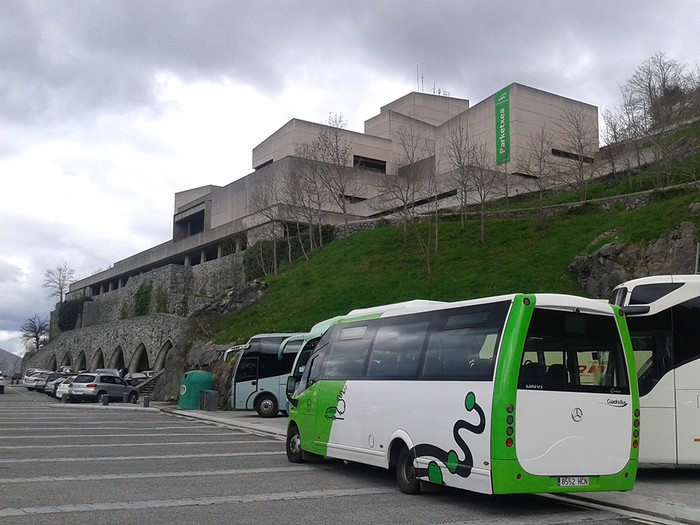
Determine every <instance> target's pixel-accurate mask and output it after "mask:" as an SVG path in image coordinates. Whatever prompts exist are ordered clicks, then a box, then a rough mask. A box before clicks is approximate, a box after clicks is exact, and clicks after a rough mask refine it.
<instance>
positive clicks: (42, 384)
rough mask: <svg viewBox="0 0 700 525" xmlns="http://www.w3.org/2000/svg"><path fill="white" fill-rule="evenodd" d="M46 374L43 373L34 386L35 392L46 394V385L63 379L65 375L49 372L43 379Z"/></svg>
mask: <svg viewBox="0 0 700 525" xmlns="http://www.w3.org/2000/svg"><path fill="white" fill-rule="evenodd" d="M43 375H44V374H43V373H42V374H41V375H40V376H39V377H38V378H37V380H36V384H35V385H34V390H36V391H37V392H44V393H45V392H46V385H47V384H48V383H51V382H52V381H54V380H56V379H58V378H59V377H63V374H62V373H61V372H49V373H47V374H46V375H45V377H43V378H42V376H43Z"/></svg>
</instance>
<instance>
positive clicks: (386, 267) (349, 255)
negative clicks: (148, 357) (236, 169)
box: [216, 190, 700, 343]
mask: <svg viewBox="0 0 700 525" xmlns="http://www.w3.org/2000/svg"><path fill="white" fill-rule="evenodd" d="M698 200H700V193H698V192H691V191H688V190H686V191H684V192H683V193H680V194H677V195H671V196H666V197H665V198H662V196H659V197H657V198H656V199H654V200H653V201H652V202H651V204H649V205H648V206H645V207H644V208H641V209H638V210H633V211H623V210H619V211H611V212H607V213H604V212H601V211H599V210H598V209H597V208H596V207H595V206H592V205H589V206H586V207H584V208H583V209H582V210H578V211H576V212H575V213H572V214H569V215H565V216H562V217H558V218H556V219H553V220H550V221H549V222H547V223H546V224H545V226H544V228H537V226H536V223H535V221H534V220H532V219H517V220H516V219H514V220H493V221H489V222H488V223H487V225H486V242H485V243H483V244H482V243H480V242H479V240H478V238H479V237H478V222H476V221H472V222H469V223H467V227H466V228H465V229H464V230H461V229H460V225H459V222H443V223H442V224H440V237H439V244H438V252H437V253H432V254H431V272H430V273H428V271H427V264H426V260H425V257H424V256H423V255H422V253H421V251H420V250H419V248H418V244H417V242H416V241H415V240H409V242H408V243H404V242H403V240H402V232H401V229H400V228H398V227H391V226H384V227H381V228H378V229H376V230H373V231H366V232H362V233H357V234H355V235H352V236H350V237H348V238H346V239H344V240H342V241H337V242H334V243H331V244H328V245H327V246H325V247H324V248H323V249H321V250H318V251H316V252H314V253H313V254H311V257H310V260H309V261H305V260H300V261H297V262H296V263H294V264H292V265H291V266H288V267H286V268H284V269H283V270H282V271H281V272H280V273H279V274H278V275H276V276H274V277H270V278H268V279H267V283H268V284H269V289H268V292H267V294H266V296H265V297H264V298H263V299H262V300H261V301H259V302H258V303H256V304H255V305H253V306H252V307H250V308H248V309H246V310H244V311H243V312H240V313H238V314H235V315H232V316H230V317H229V318H226V319H224V322H223V330H222V331H221V332H220V333H219V335H218V336H217V337H216V341H217V342H220V343H224V342H244V341H245V340H247V338H248V337H250V336H251V335H253V334H255V333H262V332H280V331H290V330H294V331H297V330H298V331H305V330H308V329H309V328H310V327H311V326H312V325H313V324H315V323H317V322H318V321H322V320H324V319H327V318H329V317H332V316H334V315H339V314H345V313H347V312H348V311H350V310H352V309H354V308H364V307H368V306H376V305H380V304H387V303H393V302H398V301H405V300H410V299H434V300H445V301H455V300H462V299H470V298H476V297H484V296H489V295H497V294H504V293H512V292H558V293H571V294H578V295H584V291H583V290H582V288H581V287H580V285H579V284H578V283H577V282H576V280H575V279H574V276H573V275H572V274H571V273H570V272H569V271H568V269H567V268H568V266H569V264H570V263H571V262H572V261H573V259H574V257H575V256H576V255H577V254H579V253H581V252H589V253H590V252H592V251H595V250H596V249H598V248H600V247H601V246H602V245H604V244H605V243H608V242H617V243H636V244H644V243H647V242H648V241H651V240H653V239H656V238H658V237H659V236H660V235H662V234H664V233H667V232H669V231H670V230H672V229H673V228H675V227H676V226H677V225H678V224H679V223H680V222H682V221H692V222H693V223H695V224H696V227H700V219H698V218H696V217H694V216H691V215H690V214H689V212H688V206H689V205H690V204H691V203H692V202H695V201H698ZM425 227H426V226H424V228H425ZM424 233H425V231H424Z"/></svg>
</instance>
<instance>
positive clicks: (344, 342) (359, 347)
mask: <svg viewBox="0 0 700 525" xmlns="http://www.w3.org/2000/svg"><path fill="white" fill-rule="evenodd" d="M339 332H340V333H339V335H338V339H337V340H336V341H335V342H333V343H332V344H331V349H330V352H329V354H328V359H327V360H326V367H325V374H324V375H325V377H327V378H329V379H341V378H342V379H348V378H353V377H361V376H363V375H364V372H365V363H366V362H367V353H368V352H369V345H370V343H371V342H372V333H373V330H371V329H369V327H368V325H367V324H363V325H359V326H344V327H341V328H340V330H339Z"/></svg>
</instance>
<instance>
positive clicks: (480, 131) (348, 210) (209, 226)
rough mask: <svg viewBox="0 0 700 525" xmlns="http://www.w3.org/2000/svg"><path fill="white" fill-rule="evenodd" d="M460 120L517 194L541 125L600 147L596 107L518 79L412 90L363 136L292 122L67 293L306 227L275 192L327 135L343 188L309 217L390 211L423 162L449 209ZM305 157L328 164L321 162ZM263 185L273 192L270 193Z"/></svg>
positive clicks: (295, 208) (86, 291) (330, 220)
mask: <svg viewBox="0 0 700 525" xmlns="http://www.w3.org/2000/svg"><path fill="white" fill-rule="evenodd" d="M567 114H568V115H572V114H575V115H577V116H578V117H579V118H580V119H581V122H584V121H585V126H586V128H587V129H586V134H587V136H588V137H589V144H588V145H587V146H586V148H587V150H586V151H585V152H581V151H579V150H574V149H573V147H572V146H571V144H570V141H569V140H567V137H566V136H565V135H566V134H564V133H562V129H563V128H562V126H563V123H564V122H565V121H566V120H567V119H566V118H565V116H566V115H567ZM569 120H570V119H569ZM460 127H461V128H464V129H466V130H467V132H468V136H469V141H470V142H471V143H472V144H481V145H483V146H484V147H485V148H486V149H487V151H488V156H489V159H490V160H489V164H490V168H489V169H491V170H493V171H499V172H502V173H503V174H504V175H507V176H508V177H511V178H512V181H511V183H510V184H511V188H515V191H522V190H523V189H525V188H526V187H527V185H526V182H527V177H526V176H524V175H523V173H521V171H522V170H520V169H519V166H520V165H521V162H520V159H522V158H524V156H526V155H527V152H528V147H529V146H528V144H529V141H530V140H531V136H532V135H534V134H536V133H538V132H539V131H540V130H542V129H546V130H548V132H549V133H551V134H552V137H553V141H552V145H551V152H550V154H551V155H552V156H553V157H558V158H563V159H575V160H576V159H578V160H581V159H585V161H586V162H587V161H588V159H592V157H593V156H594V154H595V152H596V151H597V149H598V110H597V108H596V107H595V106H592V105H589V104H585V103H582V102H578V101H575V100H572V99H568V98H565V97H562V96H558V95H554V94H551V93H547V92H544V91H541V90H538V89H534V88H531V87H527V86H524V85H521V84H515V83H514V84H511V85H509V86H507V87H506V88H504V89H502V90H500V91H498V92H496V93H494V94H493V95H492V96H490V97H488V98H486V99H484V100H483V101H481V102H479V103H478V104H476V105H475V106H473V107H470V106H469V101H468V100H465V99H459V98H452V97H449V96H444V95H434V94H425V93H409V94H408V95H405V96H404V97H401V98H400V99H398V100H395V101H393V102H391V103H389V104H387V105H386V106H383V107H382V108H381V110H380V112H379V114H378V115H376V116H374V117H372V118H370V119H368V120H367V121H365V125H364V132H363V133H359V132H353V131H349V130H344V129H340V130H339V129H337V128H331V127H329V126H327V125H324V124H317V123H312V122H306V121H303V120H299V119H292V120H290V121H289V122H288V123H287V124H285V125H284V126H282V127H281V128H280V129H278V130H277V131H276V132H274V133H273V134H272V135H270V136H269V137H268V138H267V139H265V140H264V141H263V142H262V143H260V144H259V145H258V146H256V147H255V148H254V150H253V153H252V166H253V169H254V171H253V172H252V173H250V174H249V175H246V176H245V177H242V178H239V179H237V180H235V181H233V182H231V183H230V184H228V185H226V186H223V187H221V186H202V187H198V188H193V189H190V190H187V191H183V192H179V193H177V194H175V205H174V210H173V236H172V239H170V240H168V241H167V242H164V243H162V244H159V245H157V246H154V247H153V248H151V249H149V250H146V251H144V252H141V253H138V254H136V255H133V256H131V257H128V258H126V259H124V260H121V261H117V262H116V263H115V264H114V266H113V267H112V268H110V269H109V270H105V271H102V272H99V273H97V274H95V275H92V276H90V277H87V278H85V279H81V280H79V281H76V282H75V283H73V284H72V285H71V287H70V293H69V297H68V298H75V297H81V296H82V297H85V296H87V297H97V296H100V295H102V294H109V293H110V292H112V291H114V290H118V289H120V288H122V287H124V286H125V284H126V282H127V281H128V280H129V279H130V278H131V277H133V276H136V275H139V274H142V273H144V272H147V271H149V270H153V269H156V268H160V267H164V266H166V265H182V266H185V267H187V266H190V267H191V266H196V265H199V264H202V263H206V262H209V261H213V260H217V259H220V258H221V257H223V256H225V255H229V254H232V253H237V252H241V251H242V250H245V249H246V247H247V246H248V245H252V244H254V243H255V241H256V240H257V239H259V238H260V237H261V236H262V233H261V232H262V228H264V227H265V226H266V225H270V224H273V225H275V226H276V228H277V232H278V234H280V235H284V234H285V228H284V226H285V225H290V224H293V225H294V228H291V230H287V231H298V229H299V227H302V228H303V227H307V226H308V221H307V223H306V224H304V219H303V217H304V216H305V215H304V214H303V213H301V212H303V211H305V210H306V211H309V209H310V208H309V206H310V205H309V204H308V203H306V202H300V201H294V200H293V199H292V200H290V199H289V198H288V197H287V198H282V197H281V195H282V193H284V192H283V191H281V189H285V188H286V189H289V188H290V186H293V185H294V184H296V183H297V182H298V181H300V180H301V178H302V174H303V173H304V170H308V168H309V164H310V163H309V162H308V161H307V160H305V159H303V158H300V148H302V147H303V146H304V145H305V144H311V143H313V142H314V141H315V140H317V139H318V138H319V136H322V135H324V134H334V135H335V136H336V137H337V138H338V140H340V141H342V142H343V143H344V144H345V145H347V146H348V152H347V153H348V154H347V155H345V156H344V157H343V160H342V161H340V162H341V163H342V164H343V166H342V167H341V166H338V167H337V168H338V169H340V171H342V170H345V174H346V175H347V177H348V181H349V183H348V184H346V185H345V186H344V187H343V190H342V191H343V194H342V195H338V194H336V195H331V196H330V197H334V198H329V197H328V196H327V198H326V199H325V200H323V202H322V203H321V205H320V206H318V207H316V208H314V209H312V210H311V211H312V212H313V213H312V214H311V215H313V216H314V217H315V219H314V220H317V221H320V222H322V223H325V224H330V225H338V224H341V223H343V222H344V221H346V220H347V221H359V220H367V219H371V218H373V217H379V216H384V215H387V214H390V213H392V211H393V209H392V208H393V207H395V206H396V205H397V203H396V199H395V198H391V197H387V188H388V187H389V186H390V184H394V183H401V181H402V177H403V178H406V176H407V175H406V174H407V171H406V170H407V168H410V167H411V166H420V167H421V171H420V172H421V173H423V174H424V175H423V176H427V175H426V174H429V175H431V176H434V178H435V180H437V181H438V182H437V188H439V189H433V190H432V191H433V192H434V195H435V196H437V197H438V198H439V201H440V202H441V206H442V207H445V208H447V207H452V206H455V205H456V201H455V197H454V195H455V193H456V189H455V185H454V182H452V180H451V179H450V178H449V177H448V176H447V174H449V173H450V171H453V170H454V166H453V165H452V163H451V160H450V157H449V155H447V154H446V153H445V151H446V146H447V143H448V142H449V141H450V140H451V137H453V136H454V131H455V129H458V128H460ZM409 139H410V140H409ZM418 143H420V147H417V145H418ZM409 149H410V154H409V151H408V150H409ZM591 162H592V160H591ZM312 164H314V165H316V166H317V167H318V166H319V165H322V166H324V167H328V162H327V161H326V162H321V163H317V162H315V163H312ZM341 168H342V169H341ZM270 188H275V191H267V190H270ZM261 194H262V195H264V196H265V198H266V199H267V200H265V201H264V203H263V204H262V205H261V202H260V200H259V199H257V200H256V195H257V196H259V195H261ZM338 198H339V199H338ZM339 203H340V204H339ZM341 204H342V205H341ZM343 208H344V210H343ZM307 216H308V215H307Z"/></svg>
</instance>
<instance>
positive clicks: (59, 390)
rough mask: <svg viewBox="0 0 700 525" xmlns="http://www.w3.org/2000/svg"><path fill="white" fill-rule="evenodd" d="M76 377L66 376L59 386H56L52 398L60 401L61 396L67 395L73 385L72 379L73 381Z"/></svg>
mask: <svg viewBox="0 0 700 525" xmlns="http://www.w3.org/2000/svg"><path fill="white" fill-rule="evenodd" d="M75 378H76V376H68V377H66V378H65V379H64V380H63V381H62V382H61V383H60V384H59V385H57V386H56V391H55V392H54V394H53V397H55V398H56V399H62V398H63V394H66V395H68V388H69V387H70V386H71V384H73V379H75Z"/></svg>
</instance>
